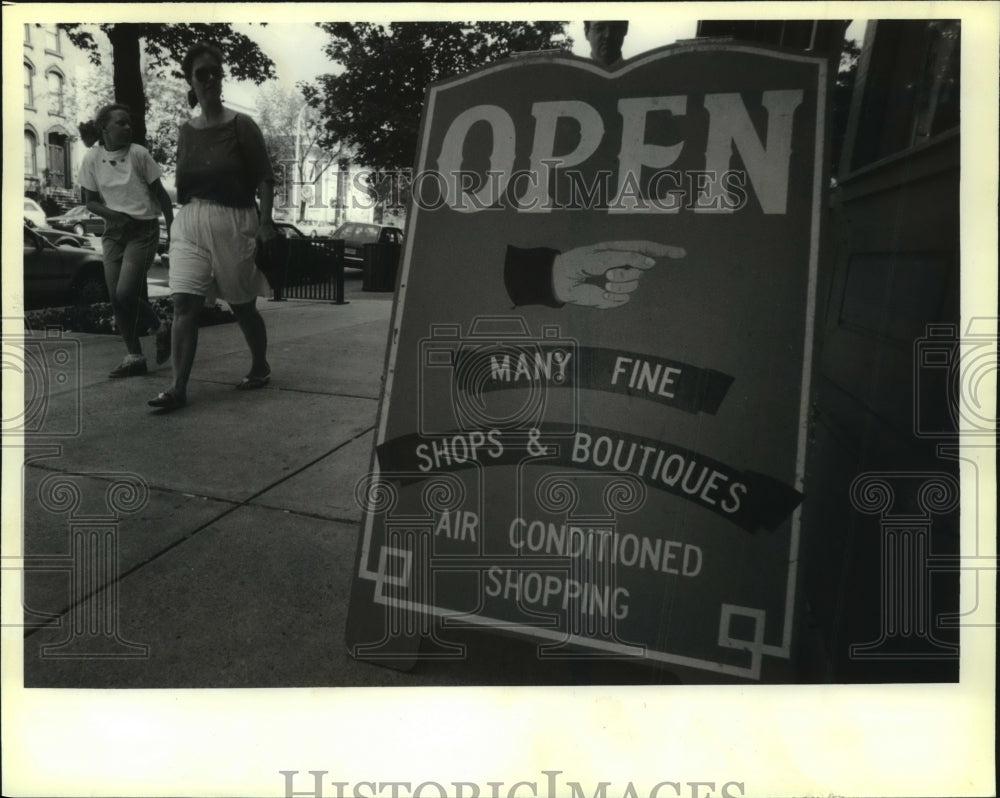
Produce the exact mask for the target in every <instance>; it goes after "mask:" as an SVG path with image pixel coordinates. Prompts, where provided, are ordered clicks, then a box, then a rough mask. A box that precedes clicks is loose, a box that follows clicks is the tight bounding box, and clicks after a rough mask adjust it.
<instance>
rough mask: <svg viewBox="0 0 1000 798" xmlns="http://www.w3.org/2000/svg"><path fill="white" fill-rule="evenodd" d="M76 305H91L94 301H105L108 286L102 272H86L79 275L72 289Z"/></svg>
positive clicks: (107, 298)
mask: <svg viewBox="0 0 1000 798" xmlns="http://www.w3.org/2000/svg"><path fill="white" fill-rule="evenodd" d="M73 294H74V297H75V299H76V302H77V304H78V305H93V304H95V303H96V302H107V301H108V300H109V297H108V286H107V284H106V283H105V282H104V275H103V274H86V275H84V276H83V277H81V278H80V279H79V280H78V281H77V283H76V286H75V287H74V289H73Z"/></svg>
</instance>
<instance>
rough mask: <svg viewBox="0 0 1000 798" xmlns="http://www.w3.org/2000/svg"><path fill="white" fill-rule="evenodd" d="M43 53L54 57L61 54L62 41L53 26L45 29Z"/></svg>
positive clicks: (57, 30)
mask: <svg viewBox="0 0 1000 798" xmlns="http://www.w3.org/2000/svg"><path fill="white" fill-rule="evenodd" d="M45 51H46V52H49V53H52V54H54V55H59V54H61V53H62V39H61V38H60V36H59V28H57V27H56V26H55V25H52V26H51V27H49V28H46V29H45Z"/></svg>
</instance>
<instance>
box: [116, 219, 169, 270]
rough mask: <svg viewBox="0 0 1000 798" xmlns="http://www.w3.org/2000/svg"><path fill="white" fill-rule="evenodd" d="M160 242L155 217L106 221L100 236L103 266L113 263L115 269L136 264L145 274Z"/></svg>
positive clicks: (122, 268)
mask: <svg viewBox="0 0 1000 798" xmlns="http://www.w3.org/2000/svg"><path fill="white" fill-rule="evenodd" d="M159 242H160V222H159V220H158V219H129V220H128V221H127V222H124V223H117V222H115V223H112V222H107V223H106V224H105V225H104V235H103V236H102V237H101V250H102V251H103V253H104V265H105V268H107V267H109V266H117V267H118V268H119V270H125V269H128V268H130V267H136V268H139V269H141V270H142V273H143V274H145V273H146V272H148V271H149V267H150V266H152V265H153V259H154V258H155V257H156V247H157V245H158V244H159Z"/></svg>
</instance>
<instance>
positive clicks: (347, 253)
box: [331, 222, 403, 269]
mask: <svg viewBox="0 0 1000 798" xmlns="http://www.w3.org/2000/svg"><path fill="white" fill-rule="evenodd" d="M331 238H342V239H344V265H345V266H351V267H353V268H355V269H360V268H361V267H362V266H364V262H365V252H364V245H365V244H402V243H403V231H402V230H400V229H399V228H398V227H391V226H390V225H382V224H368V223H367V222H344V223H343V224H342V225H341V226H340V227H338V228H337V229H336V230H335V231H334V232H333V235H332V236H331Z"/></svg>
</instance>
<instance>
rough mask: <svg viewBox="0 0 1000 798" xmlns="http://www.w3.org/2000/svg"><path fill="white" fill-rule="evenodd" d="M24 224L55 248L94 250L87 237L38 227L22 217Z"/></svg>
mask: <svg viewBox="0 0 1000 798" xmlns="http://www.w3.org/2000/svg"><path fill="white" fill-rule="evenodd" d="M24 223H25V224H26V225H27V226H28V227H30V228H31V229H32V230H33V231H34V232H35V233H37V234H38V235H40V236H41V237H42V238H44V239H45V240H46V241H48V242H49V243H50V244H55V245H56V246H57V247H79V248H80V249H93V248H94V245H93V243H92V242H91V240H90V239H89V238H87V236H78V235H77V234H76V233H67V232H66V231H65V230H53V229H52V228H51V227H39V226H38V225H37V224H35V223H34V222H33V221H31V219H29V218H28V217H27V216H25V217H24Z"/></svg>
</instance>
